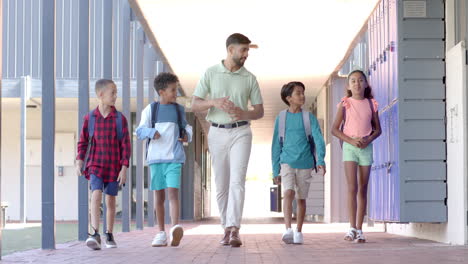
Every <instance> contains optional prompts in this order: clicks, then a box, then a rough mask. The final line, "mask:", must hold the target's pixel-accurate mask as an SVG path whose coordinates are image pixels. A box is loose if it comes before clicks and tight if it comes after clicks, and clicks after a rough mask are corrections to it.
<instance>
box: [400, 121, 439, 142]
mask: <svg viewBox="0 0 468 264" xmlns="http://www.w3.org/2000/svg"><path fill="white" fill-rule="evenodd" d="M441 126H444V120H443V119H434V120H411V121H405V122H403V124H402V126H401V127H400V135H402V136H404V138H405V139H445V138H446V133H445V131H443V130H441V129H440V127H441ZM418 130H419V131H420V132H419V133H414V131H418Z"/></svg>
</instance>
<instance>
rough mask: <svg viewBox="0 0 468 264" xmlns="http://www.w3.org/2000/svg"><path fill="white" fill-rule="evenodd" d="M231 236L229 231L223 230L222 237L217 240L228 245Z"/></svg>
mask: <svg viewBox="0 0 468 264" xmlns="http://www.w3.org/2000/svg"><path fill="white" fill-rule="evenodd" d="M230 237H231V231H229V230H225V231H224V237H223V239H221V241H219V243H220V244H221V245H223V246H229V239H230Z"/></svg>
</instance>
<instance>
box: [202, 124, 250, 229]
mask: <svg viewBox="0 0 468 264" xmlns="http://www.w3.org/2000/svg"><path fill="white" fill-rule="evenodd" d="M208 146H209V148H210V153H211V162H212V165H213V169H214V174H215V175H214V177H215V178H214V179H215V184H216V200H217V202H218V209H219V214H220V217H221V226H222V227H223V228H226V227H231V226H235V227H237V228H240V222H241V219H242V210H243V208H244V198H245V176H246V173H247V165H248V163H249V157H250V150H251V148H252V131H251V129H250V125H244V126H240V127H237V128H217V127H214V126H211V127H210V131H209V133H208Z"/></svg>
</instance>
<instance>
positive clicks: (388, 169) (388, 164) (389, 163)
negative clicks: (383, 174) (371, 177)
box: [387, 162, 393, 174]
mask: <svg viewBox="0 0 468 264" xmlns="http://www.w3.org/2000/svg"><path fill="white" fill-rule="evenodd" d="M392 166H393V162H387V174H389V173H390V171H391V170H392Z"/></svg>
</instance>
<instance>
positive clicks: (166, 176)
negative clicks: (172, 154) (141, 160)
mask: <svg viewBox="0 0 468 264" xmlns="http://www.w3.org/2000/svg"><path fill="white" fill-rule="evenodd" d="M149 166H150V171H151V184H150V190H152V191H154V190H156V191H159V190H163V189H166V188H168V187H170V188H176V189H179V188H180V174H181V169H182V163H155V164H150V165H149Z"/></svg>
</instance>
